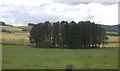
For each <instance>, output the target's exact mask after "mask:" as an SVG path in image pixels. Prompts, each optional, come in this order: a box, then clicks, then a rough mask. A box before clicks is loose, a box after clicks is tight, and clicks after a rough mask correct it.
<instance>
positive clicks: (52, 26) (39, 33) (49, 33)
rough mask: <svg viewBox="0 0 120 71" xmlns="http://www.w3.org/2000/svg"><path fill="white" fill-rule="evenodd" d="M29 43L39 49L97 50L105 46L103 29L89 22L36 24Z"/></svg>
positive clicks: (105, 40) (47, 22) (105, 38)
mask: <svg viewBox="0 0 120 71" xmlns="http://www.w3.org/2000/svg"><path fill="white" fill-rule="evenodd" d="M29 38H30V43H31V44H33V45H35V46H37V47H41V48H74V49H76V48H99V47H100V45H105V44H107V39H108V37H107V36H106V32H105V30H104V28H102V27H100V25H98V24H95V23H94V22H90V21H80V22H78V23H76V22H74V21H71V22H67V21H61V22H53V23H52V22H49V21H46V22H44V23H38V24H36V25H35V26H34V27H33V28H32V29H31V31H30V36H29Z"/></svg>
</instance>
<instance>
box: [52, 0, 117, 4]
mask: <svg viewBox="0 0 120 71" xmlns="http://www.w3.org/2000/svg"><path fill="white" fill-rule="evenodd" d="M53 1H54V2H57V3H65V4H68V5H79V4H89V3H100V4H102V5H113V4H116V3H118V1H119V0H74V1H73V0H53Z"/></svg>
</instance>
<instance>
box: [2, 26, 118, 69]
mask: <svg viewBox="0 0 120 71" xmlns="http://www.w3.org/2000/svg"><path fill="white" fill-rule="evenodd" d="M17 28H21V27H17ZM1 34H2V38H1V39H0V40H2V44H3V46H2V50H3V51H2V52H3V55H2V56H3V57H2V58H3V61H2V62H3V69H64V68H65V66H66V65H68V64H73V65H74V67H75V68H76V69H89V68H91V69H117V68H118V48H109V47H119V46H118V36H109V40H108V42H110V43H109V44H107V45H106V47H107V48H97V49H55V48H54V49H53V48H52V49H49V48H47V49H44V48H33V47H32V46H30V43H29V38H28V36H29V33H28V32H14V33H1Z"/></svg>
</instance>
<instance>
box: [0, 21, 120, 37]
mask: <svg viewBox="0 0 120 71" xmlns="http://www.w3.org/2000/svg"><path fill="white" fill-rule="evenodd" d="M34 25H35V24H33V23H28V26H12V25H9V24H8V25H7V24H5V23H4V22H2V21H0V26H2V27H0V29H1V31H9V32H29V31H30V30H31V28H32V27H33V26H34ZM100 26H101V27H103V28H104V29H105V31H106V32H107V34H108V35H118V34H120V30H118V28H120V25H113V26H110V25H100Z"/></svg>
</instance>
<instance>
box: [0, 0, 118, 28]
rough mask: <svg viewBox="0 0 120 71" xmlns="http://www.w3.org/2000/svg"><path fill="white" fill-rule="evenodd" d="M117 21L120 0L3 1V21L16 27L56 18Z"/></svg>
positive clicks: (0, 10)
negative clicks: (119, 1)
mask: <svg viewBox="0 0 120 71" xmlns="http://www.w3.org/2000/svg"><path fill="white" fill-rule="evenodd" d="M62 20H64V21H69V22H70V21H75V22H79V21H91V22H95V23H97V24H104V25H117V24H118V0H91V1H90V0H86V1H84V2H83V0H76V1H73V0H0V21H3V22H5V23H6V24H10V25H14V26H22V25H27V24H28V23H35V24H36V23H39V22H45V21H50V22H56V21H62Z"/></svg>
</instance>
